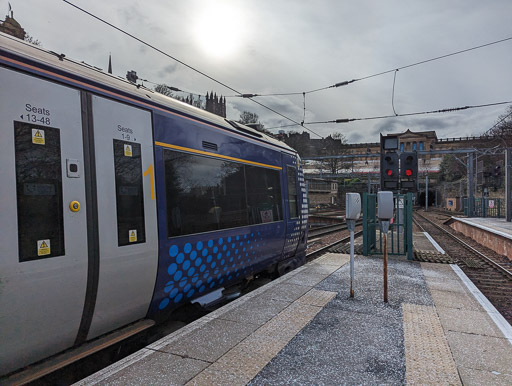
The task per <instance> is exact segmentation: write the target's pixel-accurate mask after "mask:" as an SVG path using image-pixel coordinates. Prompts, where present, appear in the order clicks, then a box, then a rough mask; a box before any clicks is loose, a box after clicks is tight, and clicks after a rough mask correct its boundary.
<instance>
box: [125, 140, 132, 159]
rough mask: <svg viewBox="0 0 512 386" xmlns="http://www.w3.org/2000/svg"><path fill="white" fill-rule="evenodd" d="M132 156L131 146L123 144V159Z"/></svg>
mask: <svg viewBox="0 0 512 386" xmlns="http://www.w3.org/2000/svg"><path fill="white" fill-rule="evenodd" d="M132 155H133V153H132V145H127V144H126V143H125V144H124V156H125V157H131V156H132Z"/></svg>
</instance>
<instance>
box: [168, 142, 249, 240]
mask: <svg viewBox="0 0 512 386" xmlns="http://www.w3.org/2000/svg"><path fill="white" fill-rule="evenodd" d="M163 158H164V167H165V186H166V203H167V237H176V236H183V235H188V234H193V233H201V232H208V231H214V230H219V229H227V228H235V227H240V226H245V225H248V224H249V222H248V210H247V201H246V193H245V182H244V165H241V164H238V163H235V162H229V161H224V160H217V159H212V158H207V157H201V156H196V155H190V154H185V153H181V152H176V151H172V150H164V155H163Z"/></svg>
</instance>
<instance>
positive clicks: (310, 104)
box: [0, 0, 512, 143]
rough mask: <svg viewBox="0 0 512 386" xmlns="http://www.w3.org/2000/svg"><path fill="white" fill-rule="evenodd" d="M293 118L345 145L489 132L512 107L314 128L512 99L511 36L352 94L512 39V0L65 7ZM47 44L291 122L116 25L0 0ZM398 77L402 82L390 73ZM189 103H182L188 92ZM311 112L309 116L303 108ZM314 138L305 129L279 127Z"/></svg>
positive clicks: (47, 5)
mask: <svg viewBox="0 0 512 386" xmlns="http://www.w3.org/2000/svg"><path fill="white" fill-rule="evenodd" d="M69 1H70V2H72V3H73V4H75V5H77V6H79V7H81V8H83V9H85V10H87V11H88V12H90V13H92V14H94V15H96V16H98V17H100V18H102V19H104V20H106V21H108V22H110V23H112V24H114V25H115V26H117V27H119V28H121V29H123V30H125V31H127V32H129V33H130V34H132V35H135V36H136V37H137V38H139V39H141V40H143V41H145V42H147V43H149V44H150V45H152V46H154V47H156V48H158V49H160V50H162V51H164V52H166V53H167V54H169V55H170V56H173V57H175V58H177V59H179V60H180V61H182V62H184V63H186V64H188V65H190V66H192V67H194V68H196V69H198V70H200V71H201V72H203V73H205V74H207V75H209V76H210V77H211V78H214V79H216V80H218V81H220V82H222V83H224V84H225V85H228V86H229V87H231V88H232V89H234V90H236V91H237V92H238V93H253V94H276V93H289V92H297V93H299V95H292V96H282V95H281V96H267V97H257V98H254V99H255V100H257V101H258V102H260V103H261V104H263V105H265V106H268V107H269V108H271V109H273V110H275V111H277V112H279V113H281V114H282V115H285V116H286V117H288V118H291V119H292V120H294V121H296V122H302V121H303V120H304V121H305V122H306V124H305V127H307V128H308V129H310V130H311V131H312V132H310V135H311V138H318V137H317V134H318V135H319V136H321V137H325V136H328V135H330V134H334V133H341V134H343V135H344V136H345V138H346V139H347V140H348V142H349V143H361V142H378V141H379V133H383V134H390V133H400V132H403V131H405V130H407V129H410V130H412V131H424V130H435V131H436V132H437V136H438V137H439V138H447V137H460V136H467V135H479V134H481V133H483V132H485V131H486V130H487V129H489V128H490V127H491V126H493V125H494V123H495V122H496V120H497V118H498V116H499V115H502V114H504V113H505V112H506V110H507V107H508V106H509V105H510V104H508V105H500V106H494V107H485V108H478V109H471V110H464V111H458V112H451V113H443V114H428V115H417V116H409V117H392V118H387V119H376V120H362V121H355V122H349V123H339V124H335V123H328V124H307V122H325V121H331V120H335V119H347V118H348V119H351V118H366V117H375V116H388V115H394V111H393V106H392V95H393V83H394V101H393V102H394V109H395V111H396V113H397V114H408V113H414V112H421V111H431V110H440V109H446V108H453V107H461V106H467V105H480V104H490V103H497V102H505V101H512V71H511V69H512V40H508V41H505V42H503V43H499V44H495V45H491V46H488V47H484V48H480V49H477V50H473V51H469V52H466V53H463V54H459V55H454V56H450V57H448V58H445V59H441V60H437V61H432V62H429V63H425V64H423V65H418V66H414V67H410V68H405V69H401V70H399V71H398V72H396V73H395V72H394V71H392V72H390V73H387V74H384V75H381V76H375V77H371V78H369V79H365V80H360V81H357V82H354V83H351V84H349V85H347V86H343V87H338V88H329V89H326V90H322V91H318V92H314V93H308V94H306V98H305V103H304V98H303V95H302V92H305V91H310V90H315V89H319V88H323V87H327V86H331V85H333V84H335V83H338V82H343V81H349V80H352V79H360V78H363V77H366V76H370V75H373V74H377V73H381V72H384V71H388V70H394V69H397V68H399V67H404V66H407V65H409V64H412V63H416V62H419V61H423V60H427V59H431V58H434V57H438V56H442V55H446V54H449V53H452V52H456V51H460V50H465V49H468V48H471V47H475V46H479V45H483V44H486V43H489V42H493V41H497V40H501V39H506V38H510V37H512V24H511V23H510V15H512V1H510V0H488V1H481V0H429V1H422V0H409V1H406V0H386V1H377V0H372V1H371V0H358V1H349V0H338V1H335V0H309V1H299V0H236V1H235V0H231V1H230V0H216V1H207V0H186V1H177V0H168V1H156V0H145V1H134V0H110V1H100V0H69ZM8 2H9V3H10V4H11V6H12V9H13V11H14V18H15V19H16V20H17V21H18V22H20V24H21V25H22V26H23V27H24V28H25V30H26V31H27V32H28V34H30V35H31V36H33V37H34V38H36V39H38V40H39V41H40V42H41V43H42V47H43V48H45V49H48V50H51V51H55V52H58V53H64V54H65V55H66V57H68V58H72V59H75V60H78V61H84V62H86V63H88V64H91V65H94V66H96V67H100V68H103V69H105V70H106V69H107V66H108V56H109V54H111V55H112V65H113V73H114V74H115V75H119V76H122V77H124V76H125V75H126V72H127V71H130V70H134V71H136V72H137V75H138V76H139V77H140V78H142V79H146V80H147V81H146V82H144V85H145V86H147V87H150V88H152V87H154V85H155V84H158V83H165V84H167V85H169V86H172V87H177V88H179V89H181V90H186V91H190V92H193V93H197V94H202V95H204V94H205V93H206V92H207V91H213V92H215V93H216V94H217V95H224V96H226V97H227V115H228V118H229V119H234V120H237V119H239V116H240V113H241V112H243V111H250V112H254V113H256V114H258V116H259V118H260V121H261V123H262V124H263V125H264V126H265V127H267V128H276V127H279V126H287V125H293V124H294V123H293V122H291V121H289V120H287V119H285V118H283V117H282V116H280V115H278V114H276V113H274V112H272V111H270V110H267V109H265V108H263V107H262V106H260V105H258V104H256V103H254V102H252V101H251V100H249V99H243V98H240V97H235V95H237V92H234V91H232V90H230V89H228V88H226V87H224V86H222V85H220V84H219V83H216V82H214V81H212V80H211V79H208V78H207V77H205V76H203V75H200V74H199V73H197V72H194V71H192V70H191V69H190V68H187V67H186V66H184V65H182V64H180V63H178V62H176V61H175V60H173V59H170V58H169V57H166V56H164V55H162V54H161V53H159V52H157V51H156V50H153V49H151V48H149V47H147V46H145V45H143V44H142V43H140V42H138V41H136V40H134V39H133V38H131V37H129V36H126V35H124V34H122V33H121V32H119V31H117V30H115V29H113V28H112V27H109V26H107V25H105V24H103V23H101V22H100V21H98V20H96V19H94V18H92V17H91V16H89V15H87V14H85V13H83V12H81V11H79V10H77V9H76V8H74V7H72V6H70V5H68V4H66V3H65V2H64V1H61V0H45V1H41V0H8V1H7V0H0V18H1V19H3V16H4V15H5V14H7V11H8V7H9V6H8ZM395 75H396V78H395V82H394V77H395ZM181 95H183V94H181ZM304 107H305V112H304ZM279 130H284V131H299V132H302V131H307V130H306V129H305V128H303V127H301V126H298V125H296V126H288V127H283V128H281V129H279V128H277V129H272V130H271V131H272V132H278V131H279Z"/></svg>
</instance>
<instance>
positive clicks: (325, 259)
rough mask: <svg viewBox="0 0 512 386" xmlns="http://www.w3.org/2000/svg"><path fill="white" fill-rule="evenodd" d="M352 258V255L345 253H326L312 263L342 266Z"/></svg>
mask: <svg viewBox="0 0 512 386" xmlns="http://www.w3.org/2000/svg"><path fill="white" fill-rule="evenodd" d="M349 260H350V255H347V254H343V253H326V254H325V255H323V256H321V257H319V258H318V259H315V261H313V262H311V263H310V264H312V265H315V264H325V265H334V266H337V267H341V266H342V265H344V264H346V263H347V262H348V261H349ZM308 265H309V264H308Z"/></svg>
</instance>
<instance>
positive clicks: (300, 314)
mask: <svg viewBox="0 0 512 386" xmlns="http://www.w3.org/2000/svg"><path fill="white" fill-rule="evenodd" d="M335 296H336V293H335V292H329V291H320V290H316V289H312V290H310V291H308V292H307V293H306V294H304V295H303V296H302V297H300V298H299V299H297V300H296V301H295V302H293V303H292V304H291V305H290V306H289V307H287V308H286V309H284V310H283V311H281V312H280V313H279V314H277V315H276V316H275V317H274V318H272V319H271V320H270V321H269V322H268V323H266V324H265V325H263V326H262V327H260V328H259V329H258V330H256V331H255V332H254V333H252V334H251V335H249V336H248V337H247V338H246V339H245V340H243V341H242V342H240V343H239V344H238V345H236V346H235V347H233V348H232V349H231V350H230V351H228V352H227V353H226V354H225V355H223V356H222V357H221V358H220V359H219V360H218V361H216V362H215V363H213V364H212V365H211V366H209V367H208V368H206V369H205V370H203V371H202V372H201V373H199V374H198V375H197V376H196V377H194V378H193V379H192V380H190V382H188V383H187V385H208V386H209V385H245V384H246V383H248V382H249V381H250V380H251V379H252V378H254V377H255V376H256V375H257V374H258V373H259V372H260V371H261V370H262V369H263V368H264V367H265V366H266V365H267V363H268V362H270V361H271V360H272V358H274V357H275V356H276V355H277V354H278V353H279V352H280V351H281V350H282V349H283V348H284V347H285V346H286V345H287V344H288V342H289V341H290V340H292V339H293V337H294V336H295V335H297V333H298V332H299V331H300V330H302V329H303V328H304V327H305V326H306V325H307V324H308V323H309V322H310V321H311V320H312V319H313V318H314V317H315V316H316V314H318V313H319V312H320V310H321V309H322V308H323V307H324V306H325V305H326V304H327V303H329V301H331V300H332V299H333V298H334V297H335Z"/></svg>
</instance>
